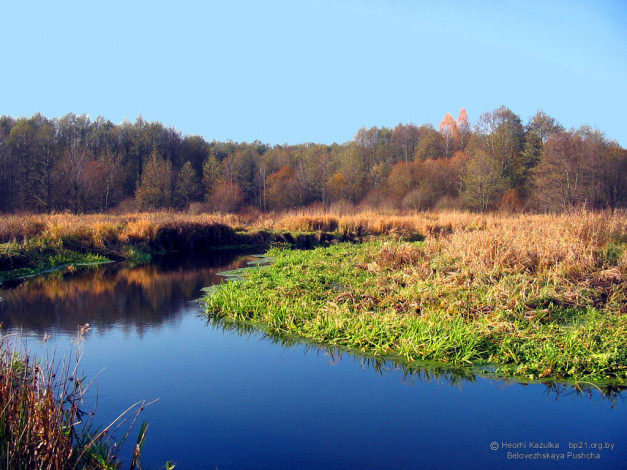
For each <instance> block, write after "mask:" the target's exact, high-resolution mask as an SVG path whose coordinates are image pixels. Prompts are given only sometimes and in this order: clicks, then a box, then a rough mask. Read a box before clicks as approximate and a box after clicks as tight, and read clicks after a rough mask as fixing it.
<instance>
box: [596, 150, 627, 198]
mask: <svg viewBox="0 0 627 470" xmlns="http://www.w3.org/2000/svg"><path fill="white" fill-rule="evenodd" d="M598 176H599V182H600V186H601V203H602V204H603V205H604V206H605V207H608V208H610V209H612V210H614V209H617V208H619V207H625V206H627V150H625V149H623V148H620V147H619V146H611V147H609V148H608V149H607V151H606V152H605V154H604V155H603V162H602V164H601V165H600V168H599V174H598Z"/></svg>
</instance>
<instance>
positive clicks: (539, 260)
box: [206, 213, 627, 381]
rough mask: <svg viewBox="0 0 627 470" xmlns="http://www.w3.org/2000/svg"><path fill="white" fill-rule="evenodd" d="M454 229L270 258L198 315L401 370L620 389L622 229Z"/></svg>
mask: <svg viewBox="0 0 627 470" xmlns="http://www.w3.org/2000/svg"><path fill="white" fill-rule="evenodd" d="M452 219H453V217H452V216H451V217H450V221H449V222H448V223H446V224H445V227H446V229H445V230H437V231H436V230H433V229H432V230H431V232H432V233H433V235H432V236H428V237H427V238H426V240H425V241H424V242H404V241H398V240H389V239H388V240H378V241H372V242H367V243H363V244H340V245H336V246H333V247H330V248H321V249H316V250H313V251H289V250H274V251H272V252H271V254H272V255H274V256H276V259H275V262H274V263H273V265H272V266H270V267H268V268H263V269H260V270H258V271H252V272H250V274H249V276H248V278H247V279H246V280H245V282H233V283H228V284H225V285H223V286H221V287H220V288H219V289H218V290H217V292H215V293H214V294H213V295H210V296H208V297H207V298H206V302H207V312H208V314H209V315H210V316H217V317H225V318H229V319H232V320H239V321H247V322H253V323H257V324H259V326H260V327H261V328H263V329H266V330H268V331H270V332H272V333H279V334H288V335H299V336H303V337H305V338H308V339H310V340H312V341H315V342H317V343H320V344H330V345H335V346H340V347H344V348H347V349H352V350H357V351H362V352H369V353H371V354H373V355H376V356H383V357H396V358H399V359H403V360H406V361H414V360H437V361H442V362H447V363H450V364H452V365H455V366H461V365H474V366H482V365H483V366H490V367H492V366H493V367H494V368H495V370H496V371H497V373H498V374H500V375H507V376H520V377H527V378H534V379H539V378H542V379H544V378H554V379H555V378H557V379H569V380H575V381H585V380H597V381H599V380H600V381H603V380H616V379H618V380H625V379H627V345H626V343H625V338H626V337H627V316H626V315H625V314H626V313H627V297H626V295H627V293H626V290H625V277H624V276H625V274H626V266H627V265H626V257H625V256H626V254H625V251H624V248H625V241H626V240H627V238H626V237H627V226H626V225H625V218H624V216H622V215H618V214H614V215H610V214H607V213H605V214H592V213H579V214H576V215H574V214H571V215H562V216H540V215H537V216H532V215H526V216H509V217H502V216H501V217H482V218H476V219H474V220H472V218H471V217H470V216H469V215H461V216H460V217H459V218H458V219H457V220H455V221H453V220H452ZM427 220H428V219H427ZM404 222H405V223H399V224H398V226H397V228H400V227H407V226H408V225H409V224H410V223H411V222H412V221H411V219H409V220H406V221H404ZM373 223H376V222H374V220H373V219H372V218H370V219H369V224H373ZM413 223H414V224H415V225H414V226H417V225H419V224H426V223H427V221H426V220H414V221H413ZM431 226H432V227H435V225H431ZM425 231H426V232H429V230H425ZM363 232H364V233H365V232H366V230H363Z"/></svg>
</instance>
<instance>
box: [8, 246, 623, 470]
mask: <svg viewBox="0 0 627 470" xmlns="http://www.w3.org/2000/svg"><path fill="white" fill-rule="evenodd" d="M251 259H252V258H251V257H250V256H239V255H236V254H229V253H222V254H220V255H219V256H214V257H209V258H204V259H199V258H195V259H190V258H180V257H179V258H177V257H164V258H162V259H160V260H158V261H157V262H155V263H153V264H150V265H146V266H140V267H135V268H133V267H129V266H127V265H123V264H117V265H108V266H106V267H104V268H101V269H98V270H94V271H89V272H83V273H78V274H74V275H66V276H58V277H56V278H52V279H32V280H30V281H27V282H24V283H22V284H20V285H18V286H15V287H13V288H11V289H0V297H1V298H2V301H0V321H1V322H2V324H3V328H4V334H6V333H7V332H17V333H19V335H20V336H21V337H22V338H24V339H25V341H26V342H27V347H28V348H29V349H30V350H32V351H33V352H36V353H37V354H39V355H42V354H43V355H45V354H50V355H51V354H53V353H55V354H56V356H57V358H59V357H69V356H70V355H71V350H72V349H73V348H75V343H74V340H75V336H76V327H77V325H79V324H84V323H89V324H90V325H91V330H90V331H89V332H88V333H87V334H86V337H85V340H84V342H83V346H82V348H83V350H84V355H83V358H82V361H81V364H80V368H81V370H83V371H84V373H85V375H87V376H88V377H96V376H97V378H96V381H95V383H94V384H93V385H92V386H91V388H90V390H89V400H88V401H89V403H88V404H87V405H89V406H91V405H93V402H95V401H96V399H97V409H96V420H97V422H99V423H101V424H108V423H109V422H110V421H112V420H113V419H115V417H117V416H118V414H119V413H120V412H122V411H123V410H124V409H126V408H127V407H128V406H130V405H131V404H133V403H135V402H136V401H139V400H147V401H150V400H153V399H157V398H158V399H159V401H158V402H156V403H154V404H153V405H151V406H149V407H148V408H146V410H145V411H144V413H142V415H141V417H140V419H146V420H148V421H149V423H150V426H149V429H148V436H147V441H146V445H145V448H144V457H143V459H142V462H143V464H144V466H145V467H146V468H153V469H158V468H163V467H164V464H165V462H166V461H167V460H171V461H175V462H177V467H176V468H177V469H204V468H207V469H216V468H217V469H239V468H242V469H249V468H250V469H299V468H300V469H326V468H329V469H332V468H342V469H344V468H346V469H405V468H407V469H413V468H503V467H508V468H510V467H513V468H529V467H531V468H555V467H559V468H562V467H568V468H627V432H626V431H627V426H626V424H625V423H627V400H626V396H625V394H624V393H623V394H621V393H618V394H616V395H614V396H613V397H612V398H610V399H608V398H606V397H604V396H603V395H602V394H601V393H599V392H597V391H593V392H591V393H577V392H576V391H574V390H573V389H569V388H564V387H560V386H547V385H543V384H532V385H521V384H517V383H513V382H504V381H497V380H492V379H488V378H482V377H466V378H461V377H456V376H455V375H452V374H447V373H444V374H438V373H436V372H433V371H431V372H429V371H425V370H422V371H416V372H415V373H413V374H408V373H407V371H404V370H402V369H401V368H399V367H396V366H394V365H393V364H389V363H388V364H383V365H381V364H379V365H374V364H373V363H372V361H369V360H367V359H364V358H357V357H354V356H351V355H348V354H343V355H342V354H337V353H332V352H328V351H323V350H320V349H318V348H314V347H311V346H307V345H305V344H295V345H294V344H292V345H285V344H281V343H280V342H277V341H273V340H271V339H270V338H267V337H265V336H264V335H263V334H261V333H259V332H250V331H247V332H246V331H242V330H239V331H236V330H229V329H225V328H223V327H220V326H216V325H209V324H207V321H206V320H205V319H204V318H202V316H201V315H200V312H201V310H200V308H199V306H198V304H197V303H195V302H193V300H194V299H197V298H198V297H199V296H200V295H201V292H200V289H201V288H203V287H205V286H209V285H211V284H214V283H217V282H221V280H222V277H221V276H219V275H218V274H217V273H218V272H221V271H225V270H230V269H236V268H238V267H242V266H246V263H247V262H248V261H250V260H251ZM44 335H50V339H49V340H47V341H46V342H44V341H43V338H44ZM531 442H538V443H549V444H548V445H553V446H559V448H553V449H548V450H546V449H545V450H536V449H532V448H531V444H530V443H531ZM569 442H570V443H573V444H575V443H576V445H577V446H578V447H582V448H583V449H582V450H575V449H570V448H569ZM495 443H496V444H495ZM598 443H601V444H602V445H604V446H605V445H606V444H607V445H609V446H611V445H613V446H614V448H613V449H609V448H606V449H603V450H596V449H593V447H594V446H596V445H597V444H598ZM523 444H524V446H526V448H525V447H523ZM491 445H492V447H495V448H496V447H498V448H497V449H496V450H492V449H491ZM503 445H509V446H510V447H511V448H509V449H504V448H503ZM516 446H518V448H517V449H516V448H514V447H516ZM586 447H587V449H586ZM508 452H509V453H510V454H509V458H508ZM543 452H544V453H549V454H557V455H555V456H554V457H557V458H559V457H560V454H563V460H560V461H557V462H556V461H555V460H551V459H550V458H542V457H543V456H542V455H540V453H543ZM569 452H571V453H572V454H574V455H577V454H582V453H583V454H584V456H587V457H596V456H597V454H598V455H599V456H600V459H598V460H597V459H596V458H593V459H591V460H585V459H581V458H579V459H575V458H573V455H569V454H568V453H569ZM534 454H535V455H534ZM525 456H526V457H529V456H532V457H540V458H536V459H533V460H529V459H526V458H523V457H525ZM124 457H125V460H126V461H127V462H128V461H129V460H130V459H129V458H128V456H127V455H125V456H124ZM513 457H519V458H518V459H515V458H513ZM544 457H550V456H544Z"/></svg>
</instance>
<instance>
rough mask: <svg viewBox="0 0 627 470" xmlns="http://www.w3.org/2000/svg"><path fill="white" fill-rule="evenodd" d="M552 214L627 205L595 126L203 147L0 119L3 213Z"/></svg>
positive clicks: (158, 132)
mask: <svg viewBox="0 0 627 470" xmlns="http://www.w3.org/2000/svg"><path fill="white" fill-rule="evenodd" d="M334 203H341V204H346V205H359V204H363V205H367V206H368V207H378V208H385V209H394V208H402V209H410V210H427V209H451V208H455V209H462V208H464V209H470V210H479V211H486V210H494V209H500V210H508V211H516V210H542V211H544V210H551V211H562V210H567V209H569V208H571V207H574V206H577V207H579V206H587V207H589V208H611V209H615V208H618V207H625V206H626V205H627V150H625V149H623V148H621V147H620V146H619V145H618V144H617V143H616V142H612V141H609V140H608V139H607V138H606V137H605V136H604V135H603V133H602V132H600V131H598V130H596V129H592V128H590V127H588V126H582V127H580V128H579V129H571V130H566V129H564V127H563V126H561V125H560V124H559V123H558V122H557V121H556V120H555V119H554V118H552V117H550V116H548V115H546V114H545V113H543V112H542V111H539V112H538V113H537V114H536V115H535V116H533V117H532V118H531V119H530V120H529V122H528V123H526V124H523V122H522V121H521V119H520V117H519V116H517V115H516V114H515V113H513V112H512V111H511V110H509V109H507V108H505V107H500V108H498V109H496V110H494V111H492V112H487V113H484V114H482V115H481V116H480V118H479V120H478V121H477V123H476V124H475V125H474V126H471V125H470V123H469V121H468V117H467V114H466V111H465V110H463V109H462V110H461V111H460V113H459V115H458V117H457V118H456V119H454V118H453V117H452V116H451V115H450V114H446V116H445V117H444V119H443V120H442V122H441V123H440V125H439V128H438V129H435V128H434V127H433V126H432V125H430V124H425V125H422V126H416V125H414V124H399V125H398V126H396V127H394V128H387V127H381V128H378V127H373V128H370V129H365V128H362V129H360V130H359V131H358V132H357V134H356V135H355V137H354V138H353V140H351V141H350V142H347V143H344V144H333V145H321V144H313V143H306V144H300V145H276V146H269V145H266V144H263V143H261V142H258V141H256V142H253V143H235V142H231V141H227V142H217V141H212V142H207V141H206V140H205V139H203V138H202V137H199V136H188V135H182V134H181V132H180V131H179V130H177V129H175V128H172V127H166V126H164V125H163V124H161V123H159V122H146V121H145V120H144V119H142V118H141V117H139V118H137V120H136V121H135V122H134V123H132V122H129V121H126V120H125V121H124V122H122V123H121V124H119V125H115V124H113V123H111V122H110V121H107V120H105V119H104V118H102V117H98V118H96V119H95V120H93V121H92V120H91V119H90V118H89V117H88V116H85V115H78V116H77V115H75V114H68V115H66V116H64V117H62V118H55V119H48V118H46V117H44V116H42V115H41V114H36V115H34V116H33V117H31V118H18V119H15V118H12V117H8V116H2V117H1V118H0V211H1V212H22V211H29V212H56V211H67V210H69V211H72V212H75V213H83V212H103V211H108V210H111V209H114V208H117V209H119V210H123V211H130V210H152V209H164V208H175V209H180V210H184V209H191V210H194V211H223V212H229V211H237V210H241V209H245V208H257V209H259V210H262V211H271V210H276V211H278V210H285V209H291V208H295V207H304V206H310V205H312V204H318V205H324V206H329V205H331V204H334Z"/></svg>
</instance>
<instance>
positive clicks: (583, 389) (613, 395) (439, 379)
mask: <svg viewBox="0 0 627 470" xmlns="http://www.w3.org/2000/svg"><path fill="white" fill-rule="evenodd" d="M207 324H208V325H210V326H212V327H214V328H220V329H222V330H223V331H228V332H235V333H237V334H238V335H239V336H253V335H256V334H257V333H258V331H259V328H258V327H257V326H255V325H253V324H251V323H240V322H233V321H230V320H228V319H225V318H217V317H209V318H208V320H207ZM262 339H263V340H266V341H269V342H271V343H274V344H279V345H281V346H283V347H287V348H291V347H294V346H296V345H302V347H303V350H304V351H305V353H310V352H314V353H315V354H324V355H325V356H328V357H329V363H330V364H331V365H335V364H337V363H339V362H340V361H342V360H343V359H344V358H346V357H348V358H349V359H350V360H352V361H355V362H357V363H359V364H360V365H361V367H362V369H371V370H373V371H375V372H376V373H377V374H379V375H385V374H397V373H398V372H399V371H401V373H402V381H403V382H404V383H409V382H411V383H417V382H423V383H432V382H435V383H438V384H442V383H443V384H447V385H450V386H456V387H458V388H460V389H461V388H462V385H463V384H464V383H472V382H476V381H477V379H478V377H484V378H488V379H492V380H497V381H499V382H500V383H503V384H507V385H520V386H527V385H531V384H536V385H537V384H542V385H544V386H545V387H546V388H545V394H546V395H547V396H548V397H551V398H553V399H555V400H556V401H557V400H558V399H560V398H566V397H572V396H581V397H586V398H590V399H592V398H594V396H595V394H597V393H598V394H599V395H600V396H602V397H603V398H604V399H607V400H610V402H611V407H612V408H614V407H615V406H616V405H617V403H618V402H619V401H620V402H624V401H625V399H626V396H627V384H624V383H606V384H595V383H588V382H579V383H560V382H547V381H544V382H521V381H517V380H512V379H508V378H502V377H495V376H494V375H491V374H488V373H484V372H476V371H475V370H474V369H471V368H453V367H451V366H449V365H447V364H442V363H436V362H427V361H414V362H404V361H403V360H401V359H399V360H392V359H388V358H383V357H377V356H367V355H364V354H360V353H359V352H355V351H350V352H347V351H345V350H342V349H340V348H337V347H333V346H327V345H317V344H310V343H307V342H306V341H305V340H303V339H302V338H298V337H294V336H288V335H282V334H278V333H276V332H269V331H264V333H263V335H262Z"/></svg>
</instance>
